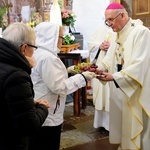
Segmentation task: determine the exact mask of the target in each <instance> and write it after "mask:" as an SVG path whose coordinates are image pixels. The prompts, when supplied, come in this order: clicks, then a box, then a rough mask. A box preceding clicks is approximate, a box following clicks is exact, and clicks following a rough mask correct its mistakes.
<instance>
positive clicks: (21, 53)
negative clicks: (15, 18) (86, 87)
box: [0, 23, 49, 150]
mask: <svg viewBox="0 0 150 150" xmlns="http://www.w3.org/2000/svg"><path fill="white" fill-rule="evenodd" d="M34 44H35V33H34V31H33V29H32V28H30V27H28V26H27V25H25V24H23V23H13V24H11V25H10V26H8V28H6V29H5V30H4V32H3V38H0V106H1V109H0V118H1V120H2V123H1V124H0V149H1V150H28V136H29V135H31V134H32V133H33V132H35V131H37V130H38V129H39V127H40V126H41V125H42V124H43V122H44V121H45V119H46V117H47V114H48V110H47V108H48V107H49V104H48V103H47V102H46V101H45V100H39V101H35V102H34V91H33V85H32V81H31V78H30V73H31V66H32V65H33V62H34V61H33V59H32V55H33V51H34V49H35V48H36V47H35V46H34ZM26 57H27V58H29V61H30V62H32V63H31V64H30V62H29V61H28V59H26Z"/></svg>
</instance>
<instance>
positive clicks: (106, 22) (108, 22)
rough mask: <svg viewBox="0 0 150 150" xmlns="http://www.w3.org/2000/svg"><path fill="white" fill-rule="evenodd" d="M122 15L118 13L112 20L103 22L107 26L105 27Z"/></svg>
mask: <svg viewBox="0 0 150 150" xmlns="http://www.w3.org/2000/svg"><path fill="white" fill-rule="evenodd" d="M121 14H122V13H119V14H118V15H117V16H116V17H114V18H110V19H108V20H105V24H106V25H107V26H109V24H110V23H112V22H113V21H114V20H115V19H116V18H117V17H118V16H120V15H121Z"/></svg>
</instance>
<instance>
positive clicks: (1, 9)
mask: <svg viewBox="0 0 150 150" xmlns="http://www.w3.org/2000/svg"><path fill="white" fill-rule="evenodd" d="M6 10H7V9H6V7H4V8H0V27H2V21H3V15H4V13H5V12H6Z"/></svg>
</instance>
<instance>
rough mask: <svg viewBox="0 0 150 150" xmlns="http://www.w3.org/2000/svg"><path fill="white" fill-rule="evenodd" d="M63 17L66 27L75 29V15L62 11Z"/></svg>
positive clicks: (65, 10)
mask: <svg viewBox="0 0 150 150" xmlns="http://www.w3.org/2000/svg"><path fill="white" fill-rule="evenodd" d="M61 17H62V24H63V25H66V26H71V27H73V28H74V23H75V21H76V20H75V18H76V16H75V14H74V13H73V12H72V11H70V10H67V9H63V10H61Z"/></svg>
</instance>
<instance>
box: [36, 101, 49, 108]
mask: <svg viewBox="0 0 150 150" xmlns="http://www.w3.org/2000/svg"><path fill="white" fill-rule="evenodd" d="M34 103H35V104H43V105H45V106H46V107H47V108H50V104H49V102H48V101H47V100H34Z"/></svg>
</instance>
